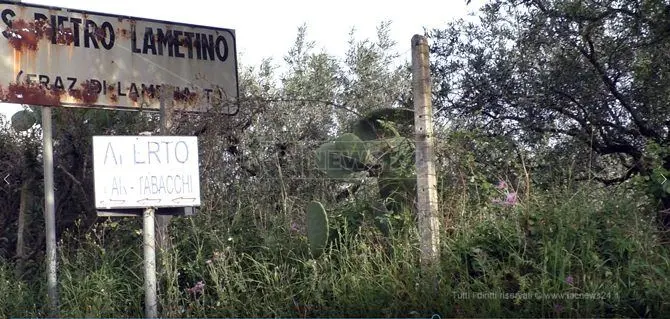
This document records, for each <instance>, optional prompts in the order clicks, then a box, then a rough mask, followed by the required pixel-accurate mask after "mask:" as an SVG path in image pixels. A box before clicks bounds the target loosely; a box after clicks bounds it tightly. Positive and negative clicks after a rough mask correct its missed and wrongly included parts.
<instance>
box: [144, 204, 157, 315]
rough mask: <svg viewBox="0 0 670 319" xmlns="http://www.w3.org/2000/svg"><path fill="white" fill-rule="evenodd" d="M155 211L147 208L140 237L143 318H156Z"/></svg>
mask: <svg viewBox="0 0 670 319" xmlns="http://www.w3.org/2000/svg"><path fill="white" fill-rule="evenodd" d="M154 213H155V210H154V209H153V208H147V209H145V210H144V215H143V221H144V223H143V229H142V235H143V238H144V304H145V316H146V317H147V318H156V317H157V316H158V300H157V298H156V232H155V214H154Z"/></svg>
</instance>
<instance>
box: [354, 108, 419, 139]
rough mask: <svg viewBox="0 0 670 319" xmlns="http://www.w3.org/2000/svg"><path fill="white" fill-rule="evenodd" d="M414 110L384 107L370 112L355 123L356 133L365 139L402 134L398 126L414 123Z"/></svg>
mask: <svg viewBox="0 0 670 319" xmlns="http://www.w3.org/2000/svg"><path fill="white" fill-rule="evenodd" d="M413 123H414V111H412V110H410V109H405V108H383V109H376V110H374V111H372V112H370V113H368V114H367V115H366V116H365V118H362V119H360V120H358V121H356V123H354V125H353V131H354V134H356V135H357V136H358V137H360V138H361V139H362V140H364V141H370V140H375V139H380V138H388V137H396V136H399V135H402V134H400V133H399V131H398V129H397V128H396V126H399V125H406V126H407V125H412V124H413Z"/></svg>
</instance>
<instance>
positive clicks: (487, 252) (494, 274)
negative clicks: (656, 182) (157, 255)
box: [0, 185, 670, 317]
mask: <svg viewBox="0 0 670 319" xmlns="http://www.w3.org/2000/svg"><path fill="white" fill-rule="evenodd" d="M453 198H457V200H453V201H444V202H447V203H451V204H450V205H455V206H458V207H443V209H444V210H445V211H450V212H452V214H451V220H450V223H448V224H447V223H446V221H445V225H448V227H443V230H444V231H443V234H442V237H441V238H442V241H441V242H442V247H441V248H442V254H441V260H440V273H439V278H440V279H439V282H438V283H437V285H436V287H437V289H428V288H426V286H425V285H423V284H421V282H422V276H421V272H420V269H419V267H418V265H419V264H418V251H417V245H416V243H417V234H416V231H414V230H409V231H407V232H404V233H401V234H397V235H395V237H393V238H390V239H389V240H388V241H387V240H386V239H385V238H383V237H382V236H381V235H380V234H378V232H377V231H376V230H375V228H374V227H369V226H367V225H363V226H362V227H361V229H346V228H342V229H341V233H342V234H341V236H339V237H338V240H337V242H335V243H333V244H332V245H331V246H330V247H329V249H328V251H327V252H326V253H325V254H323V255H322V256H321V257H319V258H317V259H312V258H310V257H309V254H308V250H307V241H306V238H305V235H304V230H302V229H300V227H295V225H293V227H292V225H291V224H292V223H295V221H296V220H297V219H296V216H300V211H299V210H301V209H302V208H301V207H298V206H299V205H294V209H295V211H291V212H288V213H287V214H276V215H271V214H267V215H264V217H263V218H264V219H263V223H264V224H265V225H266V226H265V227H259V225H258V224H257V223H256V222H255V220H257V214H258V209H259V208H262V207H259V206H254V205H251V204H250V205H246V206H245V205H239V206H237V207H239V209H238V210H236V211H235V212H234V214H230V213H226V212H222V211H217V210H214V209H211V210H208V209H209V208H207V207H205V210H204V211H201V212H200V214H199V215H197V216H194V217H188V218H186V217H180V218H179V219H177V220H176V221H175V222H174V224H173V225H172V227H173V229H172V234H171V236H172V238H171V239H172V244H173V249H171V250H170V251H167V252H164V253H162V254H161V260H163V261H164V262H163V263H162V264H160V267H159V268H160V273H159V278H160V279H161V280H160V286H161V287H160V291H159V293H160V296H159V297H160V311H161V314H162V315H164V316H166V317H252V316H253V317H257V316H263V317H265V316H276V317H313V316H320V317H369V316H374V317H425V316H430V315H433V314H440V315H441V316H443V317H446V316H465V317H492V316H494V317H495V316H498V317H509V316H515V317H538V316H552V317H553V316H558V317H586V316H588V317H594V316H598V317H615V316H636V317H637V316H643V317H644V316H649V317H658V316H661V315H662V314H664V313H667V312H669V311H670V302H669V301H667V298H665V296H667V295H668V294H669V293H670V279H668V278H669V275H670V253H669V250H668V247H666V246H662V245H661V244H659V240H658V238H657V231H656V227H655V225H654V222H653V217H652V216H653V214H652V213H651V210H650V209H649V208H647V205H646V202H645V199H644V198H642V197H640V196H638V195H637V194H635V193H634V192H631V191H628V190H626V189H625V188H623V187H622V188H619V189H604V188H598V187H594V186H593V185H584V186H582V187H579V188H577V189H572V190H566V189H556V190H552V191H547V192H543V193H535V194H532V195H530V196H527V198H522V199H521V201H520V202H518V203H517V204H516V205H513V206H500V205H495V204H492V203H490V201H471V200H469V199H468V198H466V197H464V196H463V194H453ZM472 202H476V203H477V204H468V203H472ZM250 203H252V201H250ZM351 207H355V205H354V206H347V207H345V208H342V209H351ZM454 211H458V212H459V213H458V214H453V212H454ZM332 213H337V212H332ZM340 213H341V212H340ZM298 226H299V225H298ZM139 227H140V224H139V222H137V221H136V220H133V219H128V220H121V221H113V222H112V221H106V222H102V223H100V224H99V225H98V227H97V228H96V229H95V230H94V231H90V232H87V233H86V234H88V235H85V236H84V238H85V240H84V241H81V242H76V243H75V242H68V240H69V239H67V238H66V239H64V241H63V243H62V247H63V250H62V253H61V262H60V272H59V279H60V290H61V312H62V314H64V315H67V316H87V317H132V316H142V314H143V288H142V287H143V286H142V284H143V281H142V280H143V278H142V256H141V236H140V235H139V233H138V231H139V229H140V228H139ZM296 228H297V229H296ZM73 238H74V237H73ZM388 242H390V243H391V246H392V247H393V249H392V252H390V251H389V250H388V249H385V245H386V243H388ZM13 278H14V277H13V272H12V270H11V267H10V263H8V262H3V263H2V267H1V268H0V280H2V283H3V284H2V285H0V294H1V295H2V296H3V298H2V299H0V312H1V313H2V315H4V316H20V315H24V316H25V315H39V314H40V311H43V309H42V307H40V304H41V303H40V302H43V297H42V296H43V292H42V289H41V288H39V287H38V286H35V287H33V286H31V285H32V283H31V282H30V281H28V280H24V281H20V280H15V279H13ZM38 279H39V278H38ZM35 282H39V280H35Z"/></svg>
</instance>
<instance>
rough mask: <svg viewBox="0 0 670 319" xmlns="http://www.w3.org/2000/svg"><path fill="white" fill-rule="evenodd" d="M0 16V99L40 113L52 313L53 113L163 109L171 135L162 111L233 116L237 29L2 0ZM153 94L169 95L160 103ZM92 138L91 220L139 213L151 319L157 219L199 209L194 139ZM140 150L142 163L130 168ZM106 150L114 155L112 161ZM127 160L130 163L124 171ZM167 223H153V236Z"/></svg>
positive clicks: (154, 310) (55, 305)
mask: <svg viewBox="0 0 670 319" xmlns="http://www.w3.org/2000/svg"><path fill="white" fill-rule="evenodd" d="M0 13H1V15H2V19H1V21H0V31H2V32H0V34H1V35H0V56H1V57H2V58H3V60H4V61H5V63H2V64H0V102H2V103H15V104H27V105H36V106H42V128H43V131H44V132H43V148H44V154H43V162H44V196H45V207H44V218H45V223H46V250H47V251H46V255H47V256H46V260H47V265H46V273H47V291H48V298H49V307H50V312H52V313H53V315H54V316H57V313H58V307H59V305H58V281H57V277H56V275H57V253H56V251H57V246H56V224H55V220H56V218H55V214H56V212H55V204H54V176H53V171H54V169H53V141H52V132H53V129H52V122H51V117H52V116H51V107H73V108H101V109H113V110H121V109H125V110H136V111H153V112H156V111H160V110H162V111H164V115H163V116H162V118H161V120H162V124H161V132H160V133H161V134H162V135H169V134H168V133H169V132H168V130H167V129H166V127H167V126H169V125H166V124H167V123H169V116H170V112H171V111H170V110H166V109H165V108H166V107H168V106H169V107H170V108H171V109H172V110H174V111H183V112H195V113H202V112H216V113H220V114H227V115H235V114H237V112H238V107H239V104H238V103H235V100H236V99H237V98H238V96H239V84H238V72H237V44H236V38H235V30H232V29H226V28H215V27H208V26H200V25H192V24H185V23H176V22H170V21H161V20H155V19H146V18H137V17H131V16H119V15H112V14H107V13H97V12H89V11H84V10H73V9H65V8H56V7H51V6H44V5H35V4H26V3H21V1H16V0H14V1H9V0H0ZM3 41H4V42H3ZM161 91H163V92H165V93H167V94H163V98H162V99H160V101H158V96H157V95H158V94H159V92H161ZM230 102H233V103H230ZM166 103H167V104H166ZM103 138H104V137H101V140H102V139H103ZM132 138H133V139H134V138H135V137H132ZM138 138H139V137H138ZM171 138H172V139H171ZM93 141H94V148H93V149H94V161H95V158H96V157H97V158H98V159H101V161H100V162H96V164H95V165H94V166H102V167H103V169H98V170H95V175H96V178H95V179H96V186H95V193H96V202H95V207H96V209H97V211H98V215H99V216H127V215H134V216H139V215H142V216H143V219H144V255H145V286H146V291H147V293H146V300H145V301H146V316H147V317H156V316H157V315H158V311H157V310H158V307H157V301H156V290H157V289H156V288H157V287H156V251H155V249H156V236H155V235H156V234H155V227H156V224H155V223H156V220H155V217H156V215H163V214H175V215H179V214H181V215H192V214H194V212H195V207H198V206H199V205H200V188H199V176H198V167H197V162H198V160H197V139H196V138H195V137H192V139H191V138H190V137H168V136H164V137H163V138H162V139H160V140H149V141H147V140H142V141H141V142H142V143H144V144H142V145H140V144H133V143H130V144H129V143H128V142H130V141H129V140H123V142H121V143H119V144H114V143H115V142H113V141H105V142H106V143H107V144H105V145H104V146H105V147H106V146H109V151H111V152H112V153H105V152H106V151H107V150H102V151H100V150H98V151H100V152H102V153H100V152H98V153H96V147H95V145H96V139H95V138H94V139H93ZM117 142H118V141H117ZM124 143H125V144H124ZM124 145H130V146H129V147H130V148H128V147H125V146H124ZM142 147H143V152H144V153H143V155H144V156H145V157H144V159H140V160H139V161H133V160H135V159H136V158H135V156H136V155H138V154H140V153H138V152H140V149H141V148H142ZM135 148H137V149H135ZM114 150H118V151H120V152H119V153H117V155H119V156H118V157H117V155H114V154H113V151H114ZM136 150H137V152H136ZM159 150H160V151H159ZM192 151H195V153H191V152H192ZM170 152H172V153H170ZM95 154H97V156H96V155H95ZM121 155H123V158H122V157H121ZM161 156H172V157H161ZM174 156H180V157H174ZM106 161H107V162H106ZM142 161H144V162H142ZM131 162H133V163H134V164H133V165H134V166H133V165H130V166H124V165H129V164H131ZM112 163H113V164H112ZM147 164H148V165H147ZM175 165H176V166H175ZM138 174H140V175H138ZM98 180H99V181H100V184H98ZM160 220H162V219H159V221H160ZM165 220H166V221H167V220H169V219H167V218H166V219H165ZM166 224H167V223H159V224H158V226H159V230H160V229H163V228H164V226H163V225H166ZM159 234H160V235H161V236H165V235H166V234H164V232H159Z"/></svg>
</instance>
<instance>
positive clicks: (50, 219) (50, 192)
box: [14, 0, 59, 316]
mask: <svg viewBox="0 0 670 319" xmlns="http://www.w3.org/2000/svg"><path fill="white" fill-rule="evenodd" d="M14 2H16V3H21V0H15V1H14ZM52 132H53V127H52V122H51V108H50V107H48V106H42V166H43V174H44V223H45V228H46V239H45V241H46V246H47V247H46V249H47V254H46V255H47V256H46V258H47V265H46V273H47V298H48V299H49V312H50V313H51V315H53V316H58V308H59V305H58V304H59V302H58V262H57V260H56V258H57V254H56V204H55V198H54V197H55V195H54V163H53V138H52Z"/></svg>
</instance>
